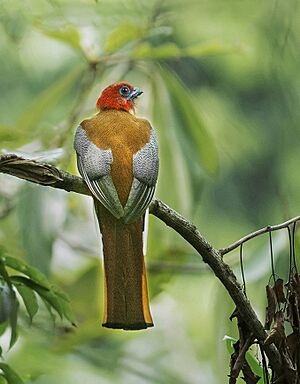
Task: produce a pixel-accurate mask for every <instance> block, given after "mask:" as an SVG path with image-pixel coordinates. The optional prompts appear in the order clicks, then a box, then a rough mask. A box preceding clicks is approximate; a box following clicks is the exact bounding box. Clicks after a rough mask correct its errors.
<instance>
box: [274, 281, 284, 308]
mask: <svg viewBox="0 0 300 384" xmlns="http://www.w3.org/2000/svg"><path fill="white" fill-rule="evenodd" d="M273 290H274V292H275V295H276V298H277V302H278V303H283V304H284V303H285V302H286V298H285V294H284V284H283V279H280V278H278V279H277V280H276V281H275V285H274V287H273Z"/></svg>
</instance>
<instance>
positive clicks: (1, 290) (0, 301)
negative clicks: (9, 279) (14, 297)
mask: <svg viewBox="0 0 300 384" xmlns="http://www.w3.org/2000/svg"><path fill="white" fill-rule="evenodd" d="M10 295H11V289H10V288H9V286H8V285H7V283H2V284H1V287H0V323H1V324H2V323H4V324H6V325H5V327H4V330H5V328H6V326H7V320H8V319H9V315H10V311H11V296H10Z"/></svg>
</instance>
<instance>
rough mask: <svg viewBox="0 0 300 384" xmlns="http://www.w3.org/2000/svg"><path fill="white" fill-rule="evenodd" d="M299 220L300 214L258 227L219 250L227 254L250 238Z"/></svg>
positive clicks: (285, 226)
mask: <svg viewBox="0 0 300 384" xmlns="http://www.w3.org/2000/svg"><path fill="white" fill-rule="evenodd" d="M299 220H300V216H296V217H294V218H292V219H290V220H287V221H285V222H284V223H281V224H277V225H268V226H266V227H264V228H261V229H258V230H257V231H254V232H251V233H249V234H248V235H246V236H244V237H242V238H241V239H239V240H238V241H235V242H234V243H232V244H231V245H229V246H228V247H226V248H221V249H220V250H219V252H220V253H221V255H225V254H226V253H229V252H231V251H233V250H234V249H236V248H238V247H239V246H240V245H241V244H243V243H245V242H246V241H248V240H250V239H253V238H254V237H256V236H259V235H262V234H263V233H267V232H274V231H278V230H279V229H283V228H287V227H288V226H289V225H291V224H293V223H297V221H299Z"/></svg>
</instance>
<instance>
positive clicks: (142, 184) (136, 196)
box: [123, 128, 159, 223]
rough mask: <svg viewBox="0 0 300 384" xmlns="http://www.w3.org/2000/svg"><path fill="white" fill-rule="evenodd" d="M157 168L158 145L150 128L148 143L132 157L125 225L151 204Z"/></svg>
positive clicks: (124, 218) (124, 217) (125, 208)
mask: <svg viewBox="0 0 300 384" xmlns="http://www.w3.org/2000/svg"><path fill="white" fill-rule="evenodd" d="M158 166H159V161H158V143H157V139H156V135H155V132H154V129H153V128H151V133H150V140H149V142H148V143H147V144H146V145H145V146H144V147H143V148H142V149H140V150H139V151H138V152H137V153H136V154H135V155H134V156H133V182H132V186H131V190H130V193H129V196H128V200H127V203H126V205H125V207H124V216H123V220H124V221H125V223H132V222H134V221H135V220H136V219H138V218H139V217H140V216H141V215H142V214H143V213H144V212H145V211H146V209H147V207H148V205H149V204H150V203H151V200H152V198H153V195H154V191H155V185H156V181H157V176H158Z"/></svg>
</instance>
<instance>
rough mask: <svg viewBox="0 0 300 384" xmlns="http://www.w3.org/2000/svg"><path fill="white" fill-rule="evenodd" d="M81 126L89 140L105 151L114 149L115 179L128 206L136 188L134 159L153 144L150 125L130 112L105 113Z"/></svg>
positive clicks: (123, 203) (111, 110)
mask: <svg viewBox="0 0 300 384" xmlns="http://www.w3.org/2000/svg"><path fill="white" fill-rule="evenodd" d="M81 126H82V127H83V128H84V129H85V131H86V133H87V135H88V137H89V139H90V140H91V141H92V142H93V143H94V144H95V145H96V146H97V147H99V148H101V149H111V150H112V156H113V162H112V166H111V176H112V179H113V182H114V185H115V187H116V190H117V192H118V195H119V199H120V201H121V203H122V205H123V206H124V205H125V204H126V202H127V199H128V195H129V192H130V188H131V185H132V180H133V174H132V167H133V155H134V154H135V153H136V152H138V151H139V150H140V149H141V148H143V147H144V146H145V145H146V144H147V143H148V142H149V140H150V130H151V127H150V124H149V123H148V121H147V120H144V119H139V118H137V117H135V116H134V115H132V114H131V113H128V112H126V111H120V110H114V109H110V110H104V111H100V112H99V113H98V114H97V115H95V116H94V117H92V118H91V119H87V120H84V121H83V122H82V123H81Z"/></svg>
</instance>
